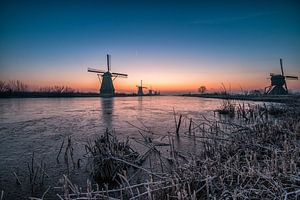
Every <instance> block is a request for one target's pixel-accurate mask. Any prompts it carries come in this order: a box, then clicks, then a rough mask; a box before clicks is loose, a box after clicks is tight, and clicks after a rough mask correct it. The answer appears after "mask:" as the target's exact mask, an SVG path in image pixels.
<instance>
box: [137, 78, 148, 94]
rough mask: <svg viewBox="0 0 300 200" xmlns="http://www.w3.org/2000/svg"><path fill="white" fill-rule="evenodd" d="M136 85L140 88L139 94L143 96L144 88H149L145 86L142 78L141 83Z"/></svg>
mask: <svg viewBox="0 0 300 200" xmlns="http://www.w3.org/2000/svg"><path fill="white" fill-rule="evenodd" d="M136 87H137V88H138V93H137V95H138V96H143V95H144V93H143V88H145V89H147V87H143V81H142V80H141V85H137V86H136Z"/></svg>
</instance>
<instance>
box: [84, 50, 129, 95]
mask: <svg viewBox="0 0 300 200" xmlns="http://www.w3.org/2000/svg"><path fill="white" fill-rule="evenodd" d="M106 60H107V71H106V72H105V71H103V70H98V69H93V68H88V72H93V73H97V76H98V79H99V82H100V84H101V87H100V96H103V97H111V96H114V94H115V88H114V84H113V81H114V80H115V79H116V78H117V77H121V78H127V77H128V75H127V74H122V73H115V72H110V68H111V62H110V61H111V60H110V55H109V54H107V55H106Z"/></svg>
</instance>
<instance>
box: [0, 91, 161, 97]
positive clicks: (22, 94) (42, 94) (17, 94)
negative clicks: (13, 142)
mask: <svg viewBox="0 0 300 200" xmlns="http://www.w3.org/2000/svg"><path fill="white" fill-rule="evenodd" d="M135 96H138V95H137V94H136V93H116V94H114V96H113V97H135ZM143 96H160V95H150V94H145V95H143ZM60 97H61V98H72V97H104V98H105V97H111V96H101V95H100V94H99V93H85V92H72V93H55V92H53V93H46V92H13V93H10V92H2V93H0V98H60Z"/></svg>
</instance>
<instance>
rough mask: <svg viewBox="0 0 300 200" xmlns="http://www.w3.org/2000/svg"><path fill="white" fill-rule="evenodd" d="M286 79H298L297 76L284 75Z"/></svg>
mask: <svg viewBox="0 0 300 200" xmlns="http://www.w3.org/2000/svg"><path fill="white" fill-rule="evenodd" d="M285 78H286V79H288V80H298V76H285Z"/></svg>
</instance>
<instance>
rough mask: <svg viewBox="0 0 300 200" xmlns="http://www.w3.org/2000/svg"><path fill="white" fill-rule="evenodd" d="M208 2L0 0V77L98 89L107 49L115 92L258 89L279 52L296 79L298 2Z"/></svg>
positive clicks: (275, 68) (299, 85) (276, 68)
mask: <svg viewBox="0 0 300 200" xmlns="http://www.w3.org/2000/svg"><path fill="white" fill-rule="evenodd" d="M125 2H126V3H125ZM209 2H210V3H202V2H200V1H198V2H196V1H195V2H192V1H179V2H176V1H170V2H166V1H165V2H164V3H161V2H159V1H148V3H146V2H144V1H136V2H135V1H118V2H117V1H88V0H87V1H65V2H64V1H45V0H39V1H11V0H9V1H1V3H0V70H1V71H0V72H1V73H0V80H4V81H8V80H17V79H18V80H21V81H23V82H25V83H27V84H28V85H30V86H31V87H38V86H47V85H55V84H56V85H68V86H71V87H73V88H76V89H79V90H81V91H98V89H99V83H98V79H97V76H96V74H93V73H88V72H87V67H93V68H99V69H106V60H105V59H106V57H105V56H106V54H107V53H109V54H111V55H112V71H113V72H120V73H128V75H129V76H128V78H127V79H121V78H119V79H116V81H115V88H116V90H117V91H118V92H133V91H136V88H135V85H137V84H138V83H139V82H140V80H141V79H143V81H144V83H145V85H147V86H152V87H153V88H154V89H157V90H161V91H162V92H189V91H191V92H195V91H197V88H198V87H199V86H200V85H206V87H207V88H208V89H209V90H211V91H213V90H219V89H220V87H221V83H224V84H225V86H226V87H231V88H232V90H236V91H239V90H240V88H243V89H244V90H250V89H261V88H264V87H265V86H267V85H268V84H269V81H270V80H268V79H267V78H268V77H269V73H270V72H275V73H279V72H280V65H279V58H283V62H284V69H285V73H286V74H289V75H296V76H300V3H299V1H286V0H285V1H257V2H256V1H226V3H225V1H209ZM288 87H289V88H291V89H294V90H300V81H289V82H288Z"/></svg>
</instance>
